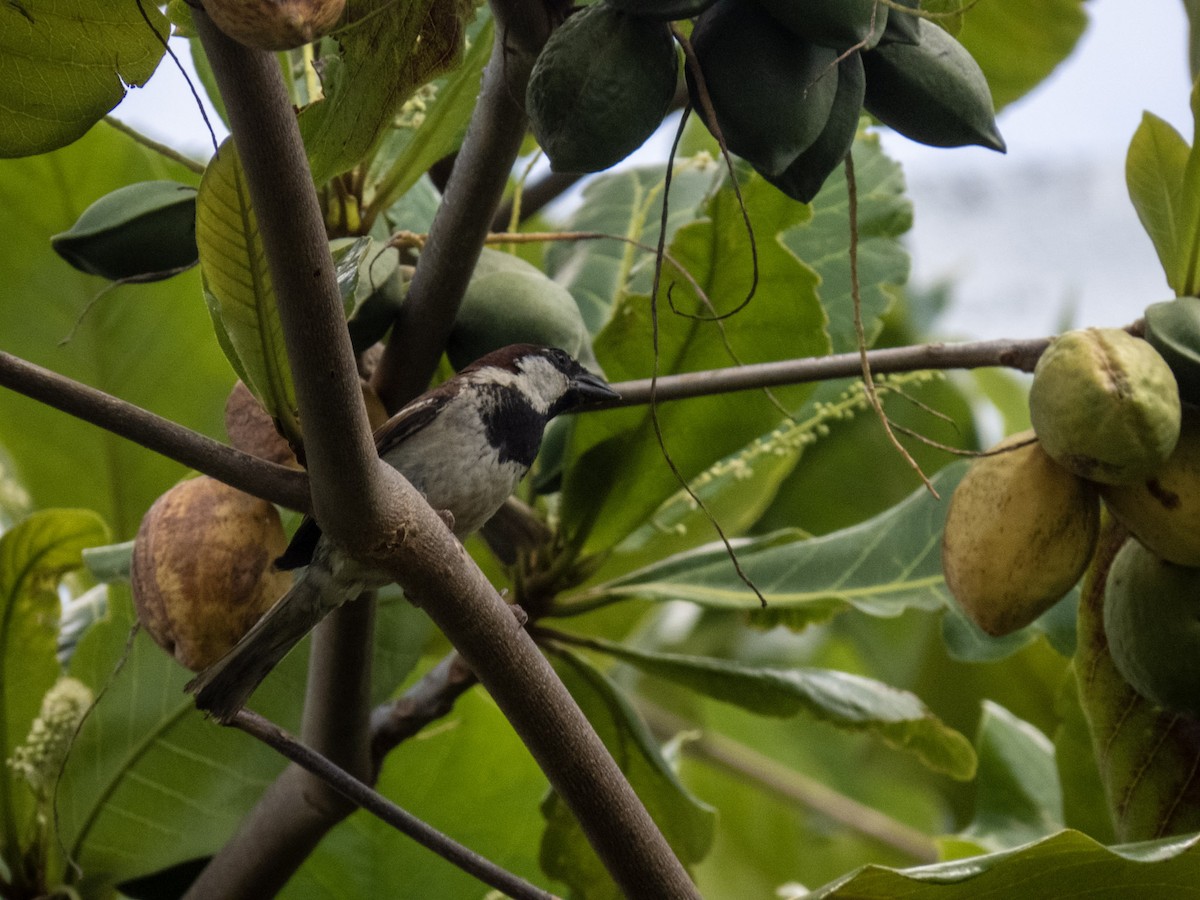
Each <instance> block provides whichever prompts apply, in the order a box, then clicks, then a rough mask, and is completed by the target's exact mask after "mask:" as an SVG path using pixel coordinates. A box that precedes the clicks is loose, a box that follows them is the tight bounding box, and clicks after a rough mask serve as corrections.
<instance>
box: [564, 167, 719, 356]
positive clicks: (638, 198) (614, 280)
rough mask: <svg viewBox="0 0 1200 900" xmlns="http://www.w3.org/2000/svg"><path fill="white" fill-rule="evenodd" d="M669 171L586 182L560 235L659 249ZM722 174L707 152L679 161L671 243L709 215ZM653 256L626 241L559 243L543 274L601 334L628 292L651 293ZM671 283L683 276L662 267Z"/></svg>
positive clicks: (636, 171)
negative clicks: (615, 237) (709, 202)
mask: <svg viewBox="0 0 1200 900" xmlns="http://www.w3.org/2000/svg"><path fill="white" fill-rule="evenodd" d="M665 175H666V167H665V166H647V167H642V168H632V169H623V170H620V171H616V172H606V173H604V174H602V175H598V176H597V177H595V178H591V179H589V180H588V182H587V185H586V187H584V189H583V202H582V203H581V204H580V205H579V208H578V209H576V210H575V212H574V213H572V215H571V216H570V218H568V219H567V221H566V222H565V223H564V224H563V226H562V230H563V231H581V232H589V233H597V234H612V235H618V236H621V237H625V238H629V239H630V240H634V241H639V242H641V243H642V244H645V245H647V246H649V247H655V246H657V244H658V231H659V227H660V225H661V221H662V206H663V193H664V191H663V186H664V177H665ZM723 177H724V170H723V169H722V168H721V167H720V166H719V165H718V164H716V163H714V162H713V160H712V157H710V156H708V155H707V154H705V155H703V156H700V157H694V158H691V159H678V160H676V162H675V168H674V169H673V171H672V176H671V193H670V197H669V199H668V206H667V230H666V242H667V245H668V246H669V245H670V242H671V240H672V238H674V236H675V233H676V232H677V231H678V230H679V228H680V227H681V226H683V225H686V224H687V223H689V222H692V221H695V219H696V218H697V217H698V216H700V215H702V214H703V212H704V203H705V200H706V199H707V197H708V194H709V193H710V192H711V191H712V190H713V188H714V186H715V185H716V184H718V183H719V182H720V181H721V180H722V178H723ZM653 266H654V260H653V255H652V254H650V253H647V252H646V251H645V250H642V249H638V248H637V247H634V246H632V245H631V244H628V243H625V242H623V241H613V240H593V241H555V242H552V243H551V244H550V246H549V247H548V248H547V249H546V272H547V274H549V275H550V277H552V278H554V279H555V280H556V281H558V282H559V283H560V284H562V285H563V286H564V287H566V288H567V289H568V290H569V291H570V292H571V294H572V295H573V296H574V297H575V302H576V303H578V304H579V309H580V311H581V312H582V313H583V320H584V321H585V322H586V323H587V326H588V330H589V331H591V333H592V334H596V333H597V332H599V331H600V329H601V328H603V327H604V325H605V324H606V323H607V322H608V320H609V318H610V317H611V315H612V311H613V304H614V303H617V302H618V301H620V300H621V299H622V298H623V297H624V295H625V294H626V293H642V294H644V293H647V292H649V290H650V283H651V279H652V277H653ZM663 276H664V278H665V279H666V280H667V281H668V283H669V281H670V280H676V279H678V278H679V277H680V276H679V273H678V272H677V271H676V270H675V269H674V268H673V267H672V266H671V265H670V263H664V266H663Z"/></svg>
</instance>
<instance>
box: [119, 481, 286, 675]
mask: <svg viewBox="0 0 1200 900" xmlns="http://www.w3.org/2000/svg"><path fill="white" fill-rule="evenodd" d="M286 546H287V540H286V537H285V535H284V532H283V526H282V524H281V523H280V520H279V513H278V512H277V511H276V509H275V507H274V506H272V505H271V504H270V503H268V502H267V501H265V500H260V499H259V498H257V497H252V496H250V495H249V494H245V493H243V492H241V491H239V490H237V489H235V488H231V487H229V486H228V485H226V484H223V483H221V482H220V481H217V480H216V479H214V478H209V477H208V476H201V477H199V478H193V479H190V480H188V481H184V482H181V483H180V484H177V485H175V487H173V488H171V489H170V490H169V491H167V492H166V493H165V494H163V495H162V496H161V497H159V498H158V499H157V500H156V501H154V505H153V506H151V507H150V510H149V511H148V512H147V513H146V515H145V517H144V518H143V519H142V524H141V527H140V528H139V529H138V533H137V538H136V539H135V541H134V546H133V564H132V568H131V572H130V580H131V582H132V587H133V601H134V606H135V607H136V609H137V614H138V621H140V622H141V623H142V626H143V627H144V628H145V629H146V630H147V631H148V632H149V633H150V635H151V637H153V638H154V640H155V642H156V643H158V645H159V646H161V647H162V648H163V649H164V650H166V651H167V652H168V653H170V654H171V655H172V656H174V657H175V659H177V660H178V661H179V662H180V663H181V664H183V665H184V666H186V667H187V668H189V669H192V670H193V671H198V670H200V669H203V668H204V667H205V666H207V665H209V664H210V663H213V662H215V661H216V660H217V659H219V658H220V657H221V656H223V655H224V654H225V653H226V651H228V650H229V649H230V648H231V647H232V646H233V645H234V644H235V643H237V641H238V639H239V638H240V637H241V636H242V635H243V634H245V633H246V632H247V631H248V630H249V629H250V626H251V625H253V624H254V623H255V622H257V621H258V619H259V618H260V617H261V616H262V614H263V613H265V612H266V611H267V610H268V609H270V608H271V606H273V605H274V603H275V601H276V600H278V599H279V598H280V597H281V596H282V595H283V594H284V592H285V591H286V590H287V589H288V587H290V586H291V581H292V579H291V574H290V573H288V572H280V571H277V570H276V569H275V568H274V561H275V559H276V557H278V556H279V555H281V554H282V553H283V551H284V549H285V547H286Z"/></svg>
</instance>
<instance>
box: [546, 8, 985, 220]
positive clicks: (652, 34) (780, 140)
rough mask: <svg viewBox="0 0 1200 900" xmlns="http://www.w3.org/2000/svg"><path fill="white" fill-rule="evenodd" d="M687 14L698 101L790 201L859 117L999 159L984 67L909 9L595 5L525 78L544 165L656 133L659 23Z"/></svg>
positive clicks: (626, 146) (663, 87)
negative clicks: (691, 21) (979, 147)
mask: <svg viewBox="0 0 1200 900" xmlns="http://www.w3.org/2000/svg"><path fill="white" fill-rule="evenodd" d="M692 16H695V17H696V20H695V27H694V29H693V31H692V37H691V40H692V44H693V46H694V48H695V54H696V59H697V61H698V64H699V70H700V75H701V76H702V77H700V78H697V77H696V73H695V72H693V71H692V70H691V68H688V70H687V81H688V90H689V92H690V95H691V101H692V105H693V106H694V107H695V108H696V109H697V110H699V111H700V113H701V115H702V116H705V118H706V123H707V124H708V126H709V128H710V130H712V131H713V132H714V133H716V132H717V131H719V132H720V134H721V136H722V137H723V138H724V141H725V143H726V145H727V146H728V147H729V149H730V150H731V151H732V152H734V153H736V154H738V155H739V156H741V157H743V158H744V159H746V160H747V161H748V162H749V163H750V164H751V165H752V166H754V168H755V169H756V170H757V171H758V172H759V173H760V174H762V175H763V177H765V178H766V179H767V180H768V181H770V182H771V183H772V184H774V185H775V186H776V187H778V188H779V189H780V190H782V191H783V192H784V193H786V194H788V195H789V196H790V197H793V198H794V199H796V200H800V201H801V202H808V201H809V200H811V199H812V198H813V197H814V196H816V193H817V191H818V190H820V187H821V185H822V184H823V183H824V181H825V179H826V178H827V177H828V176H829V174H830V173H831V172H832V171H833V170H834V169H835V168H836V167H837V166H838V165H839V164H841V162H842V161H843V160H844V159H845V158H846V154H847V153H849V152H850V147H851V145H852V143H853V141H854V135H855V133H856V132H857V130H858V124H859V118H860V116H861V115H862V111H863V109H866V111H867V112H869V113H871V114H872V115H874V116H875V117H876V118H877V119H879V120H880V121H881V122H883V123H884V124H886V125H889V126H891V127H892V128H894V129H895V130H896V131H898V132H900V133H901V134H903V135H905V136H907V137H910V138H912V139H913V140H916V141H919V142H921V143H925V144H930V145H933V146H937V147H958V146H963V145H966V144H979V145H982V146H984V147H990V148H992V149H994V150H999V151H1003V150H1004V141H1003V139H1002V138H1001V137H1000V133H999V132H998V131H997V129H996V121H995V114H994V109H993V106H992V96H991V92H990V90H989V89H988V84H987V81H986V79H985V78H984V75H983V72H982V71H981V70H980V68H979V66H978V65H977V64H976V62H975V60H974V59H972V58H971V55H970V54H969V53H968V52H967V51H966V49H964V48H963V46H962V45H961V44H960V43H959V42H958V41H956V40H955V39H954V38H953V37H952V36H951V35H950V34H949V33H947V32H946V31H944V30H943V29H942V28H940V27H938V26H937V25H935V24H933V23H931V22H930V21H929V20H928V19H926V18H923V17H922V16H921V12H920V9H919V2H918V0H904V2H884V0H805V2H803V3H800V2H795V0H600V2H597V3H594V4H592V5H591V6H587V7H585V8H584V9H582V10H580V11H579V12H577V13H575V14H574V15H573V16H571V17H570V18H569V19H567V21H566V22H565V23H564V24H563V25H562V27H560V28H559V29H558V30H556V31H555V32H554V33H553V34H552V35H551V37H550V40H549V41H547V43H546V46H545V48H544V49H543V50H542V53H541V55H540V56H539V57H538V60H537V63H536V65H535V66H534V70H533V73H532V75H531V77H530V81H529V88H528V92H527V96H526V101H527V109H528V112H529V117H530V121H531V123H532V125H533V131H534V134H535V135H536V137H537V138H538V141H539V143H540V144H541V145H542V147H543V149H544V150H545V151H546V155H547V156H548V157H549V158H550V163H551V166H552V168H554V169H555V170H558V171H576V172H593V171H598V170H600V169H604V168H607V167H609V166H611V165H613V164H614V163H616V162H619V161H620V160H621V159H623V158H625V156H627V155H628V154H629V153H631V152H632V151H633V150H635V149H637V148H638V147H639V146H641V144H642V142H643V141H645V140H646V138H647V137H649V136H650V134H651V133H653V131H654V130H655V128H657V127H658V125H659V123H660V122H661V121H662V117H663V115H664V113H665V112H666V110H667V107H668V105H669V104H670V102H671V98H672V96H673V95H674V93H675V87H676V82H677V69H678V62H677V53H676V50H675V47H674V43H673V41H672V38H671V31H670V28H669V27H668V22H670V21H671V20H677V19H683V18H690V17H692ZM706 111H709V112H708V113H706ZM713 116H715V119H716V122H715V123H714V122H713V121H711V117H713ZM717 126H719V127H717Z"/></svg>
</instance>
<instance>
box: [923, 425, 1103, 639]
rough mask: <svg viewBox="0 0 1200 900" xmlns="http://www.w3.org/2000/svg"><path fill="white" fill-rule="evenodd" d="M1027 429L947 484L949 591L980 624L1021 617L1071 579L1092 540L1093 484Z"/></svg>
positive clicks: (995, 629) (991, 627)
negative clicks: (1052, 456)
mask: <svg viewBox="0 0 1200 900" xmlns="http://www.w3.org/2000/svg"><path fill="white" fill-rule="evenodd" d="M1033 436H1034V435H1033V432H1032V431H1026V432H1022V433H1021V434H1016V435H1013V436H1012V437H1010V438H1008V439H1006V440H1004V441H1002V442H1001V443H1000V444H999V445H998V446H997V448H996V449H1001V448H1012V449H1009V450H1007V451H1006V452H1003V453H998V454H995V455H993V456H984V457H980V458H979V459H977V460H976V461H975V462H974V463H973V464H972V465H971V468H970V469H969V470H968V472H967V474H966V476H965V477H964V478H963V480H962V481H961V482H959V485H958V487H957V488H956V489H955V491H954V496H953V498H952V499H951V501H950V509H949V510H948V512H947V513H946V528H945V532H944V533H943V535H942V571H943V573H944V574H945V577H946V585H947V586H948V587H949V588H950V593H951V594H953V595H954V599H955V600H957V601H958V603H959V605H960V606H961V607H962V608H963V610H964V612H966V614H967V615H968V616H969V617H970V618H971V619H972V621H974V622H975V624H977V625H978V626H979V627H980V628H982V629H983V630H984V631H986V632H987V633H988V634H992V635H1004V634H1009V633H1011V632H1013V631H1016V630H1017V629H1019V628H1023V627H1024V626H1026V625H1028V624H1029V623H1030V622H1032V621H1033V620H1034V619H1036V618H1037V617H1038V616H1040V615H1041V614H1042V613H1043V612H1045V611H1046V610H1047V609H1049V608H1050V607H1051V606H1053V605H1054V604H1055V603H1056V602H1057V601H1058V600H1059V599H1061V598H1062V596H1063V595H1064V594H1066V593H1067V591H1069V590H1070V589H1071V588H1072V587H1073V586H1074V584H1075V582H1077V581H1078V580H1079V578H1080V576H1081V575H1082V574H1083V571H1084V569H1085V568H1087V564H1088V561H1089V560H1090V559H1091V557H1092V551H1093V550H1094V549H1095V546H1096V535H1097V532H1098V530H1099V523H1100V503H1099V500H1098V498H1097V495H1096V488H1095V486H1094V485H1092V484H1090V483H1089V482H1087V481H1085V480H1084V479H1082V478H1079V477H1078V476H1076V475H1073V474H1071V473H1070V472H1068V471H1067V470H1066V469H1064V468H1062V467H1061V466H1059V465H1057V464H1056V463H1055V462H1054V460H1052V459H1050V457H1049V456H1047V455H1046V454H1045V452H1044V451H1043V450H1042V448H1041V447H1040V446H1039V444H1038V443H1037V442H1036V441H1033V440H1032V439H1033Z"/></svg>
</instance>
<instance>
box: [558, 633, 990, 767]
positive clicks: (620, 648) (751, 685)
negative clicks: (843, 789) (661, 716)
mask: <svg viewBox="0 0 1200 900" xmlns="http://www.w3.org/2000/svg"><path fill="white" fill-rule="evenodd" d="M581 643H582V644H583V646H586V647H588V648H589V649H592V650H596V651H599V652H601V653H606V654H608V655H609V656H614V657H616V658H617V659H621V660H624V661H625V662H627V663H629V664H630V665H633V666H636V667H637V668H638V669H640V670H641V671H643V672H645V673H647V674H649V675H655V676H657V677H659V678H664V679H666V680H668V681H672V682H675V683H676V684H679V685H682V686H684V687H686V688H689V689H691V690H693V691H696V692H698V693H700V694H703V695H704V696H706V697H712V698H713V699H715V700H720V701H722V702H725V703H732V704H734V705H735V706H740V707H742V708H743V709H748V710H750V711H751V712H753V713H757V714H758V715H762V716H775V717H780V718H787V717H791V716H795V715H799V714H801V713H804V714H805V715H808V716H812V717H814V718H816V719H819V720H821V721H823V722H828V723H830V724H831V725H834V726H835V727H837V728H842V729H845V730H847V731H866V732H870V733H872V734H876V735H878V736H879V737H880V738H881V739H882V740H883V741H884V742H885V743H887V744H888V745H890V746H892V747H895V748H897V749H900V750H905V751H907V752H909V753H913V754H915V755H916V756H917V757H918V758H919V759H920V760H921V762H922V763H924V764H925V765H926V766H928V767H929V768H931V769H933V770H934V771H937V772H942V773H944V774H947V775H950V776H951V777H953V778H958V779H969V778H971V777H972V776H973V775H974V774H975V752H974V751H973V750H972V749H971V744H970V742H969V741H967V739H966V738H965V737H963V736H962V735H961V734H959V733H958V732H957V731H955V730H954V729H952V728H948V727H947V726H946V725H945V724H944V723H943V722H942V721H941V720H940V719H939V718H938V717H937V716H935V715H934V714H933V713H932V712H930V710H929V708H928V707H926V706H925V704H924V703H922V702H921V699H920V698H919V697H917V696H916V695H915V694H911V693H909V692H908V691H901V690H897V689H896V688H893V687H890V686H888V685H886V684H883V683H882V682H879V681H875V680H873V679H871V678H864V677H862V676H860V675H854V674H851V673H849V672H838V671H835V670H833V669H814V668H800V667H798V668H788V669H783V668H774V667H764V666H750V665H744V664H742V663H738V662H734V661H730V660H723V659H712V658H709V657H700V656H682V655H679V654H672V653H660V652H656V651H655V652H651V651H646V650H637V649H634V648H632V647H627V646H625V645H622V644H617V643H613V642H612V641H604V640H600V639H587V640H585V641H582V642H581Z"/></svg>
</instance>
